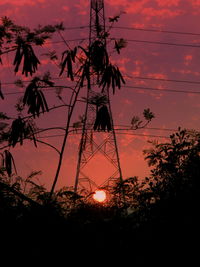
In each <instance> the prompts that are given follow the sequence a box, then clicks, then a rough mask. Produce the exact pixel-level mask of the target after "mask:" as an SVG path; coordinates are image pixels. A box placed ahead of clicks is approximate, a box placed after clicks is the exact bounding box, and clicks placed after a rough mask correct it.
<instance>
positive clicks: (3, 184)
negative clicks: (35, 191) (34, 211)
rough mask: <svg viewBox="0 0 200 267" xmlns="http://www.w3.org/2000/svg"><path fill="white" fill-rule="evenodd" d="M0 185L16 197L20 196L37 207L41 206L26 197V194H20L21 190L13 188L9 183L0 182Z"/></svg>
mask: <svg viewBox="0 0 200 267" xmlns="http://www.w3.org/2000/svg"><path fill="white" fill-rule="evenodd" d="M0 186H1V187H3V188H5V189H6V190H8V191H10V192H11V193H13V194H14V195H16V196H17V197H19V198H21V199H22V200H24V201H27V202H29V203H30V204H32V205H35V206H37V207H41V205H40V204H39V203H38V202H36V201H34V200H33V199H31V198H29V197H27V196H26V195H24V194H22V193H21V192H19V191H17V190H15V189H14V188H13V187H11V186H10V185H8V184H5V183H2V182H0Z"/></svg>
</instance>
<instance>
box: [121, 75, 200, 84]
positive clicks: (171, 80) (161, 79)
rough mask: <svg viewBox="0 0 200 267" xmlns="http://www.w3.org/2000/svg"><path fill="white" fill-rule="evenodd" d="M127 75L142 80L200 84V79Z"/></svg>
mask: <svg viewBox="0 0 200 267" xmlns="http://www.w3.org/2000/svg"><path fill="white" fill-rule="evenodd" d="M126 77H129V78H133V79H140V80H154V81H164V82H176V83H191V84H200V81H188V80H176V79H165V78H153V77H142V76H126Z"/></svg>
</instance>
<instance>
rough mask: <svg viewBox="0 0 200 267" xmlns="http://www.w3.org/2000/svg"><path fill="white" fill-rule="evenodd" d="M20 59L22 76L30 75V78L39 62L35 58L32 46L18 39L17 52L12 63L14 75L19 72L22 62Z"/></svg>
mask: <svg viewBox="0 0 200 267" xmlns="http://www.w3.org/2000/svg"><path fill="white" fill-rule="evenodd" d="M22 59H24V61H23V68H22V74H25V76H28V74H30V75H31V76H32V74H33V73H35V72H36V70H37V68H38V65H39V64H40V61H39V60H38V58H37V57H36V55H35V53H34V50H33V48H32V46H31V45H30V44H29V43H26V42H25V41H23V40H21V39H18V40H17V51H16V54H15V58H14V62H13V65H14V66H15V73H17V72H18V71H19V66H20V64H21V62H22Z"/></svg>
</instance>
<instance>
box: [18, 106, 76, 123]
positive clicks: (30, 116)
mask: <svg viewBox="0 0 200 267" xmlns="http://www.w3.org/2000/svg"><path fill="white" fill-rule="evenodd" d="M61 107H68V108H70V107H71V106H70V105H65V104H63V105H59V106H55V107H52V108H49V110H48V111H44V112H43V111H41V112H39V114H42V113H48V112H49V111H51V110H54V109H57V108H61ZM35 116H36V115H29V116H26V117H23V118H22V119H23V120H25V119H30V118H33V117H35Z"/></svg>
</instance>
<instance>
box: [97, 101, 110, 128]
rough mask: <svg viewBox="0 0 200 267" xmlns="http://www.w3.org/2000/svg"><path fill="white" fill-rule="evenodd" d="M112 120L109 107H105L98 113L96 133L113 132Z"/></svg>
mask: <svg viewBox="0 0 200 267" xmlns="http://www.w3.org/2000/svg"><path fill="white" fill-rule="evenodd" d="M111 129H112V127H111V120H110V114H109V112H108V108H107V106H105V105H103V106H102V107H101V108H100V109H99V110H98V112H97V117H96V120H95V123H94V130H95V131H106V130H107V131H108V132H109V131H111Z"/></svg>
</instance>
